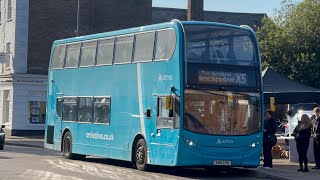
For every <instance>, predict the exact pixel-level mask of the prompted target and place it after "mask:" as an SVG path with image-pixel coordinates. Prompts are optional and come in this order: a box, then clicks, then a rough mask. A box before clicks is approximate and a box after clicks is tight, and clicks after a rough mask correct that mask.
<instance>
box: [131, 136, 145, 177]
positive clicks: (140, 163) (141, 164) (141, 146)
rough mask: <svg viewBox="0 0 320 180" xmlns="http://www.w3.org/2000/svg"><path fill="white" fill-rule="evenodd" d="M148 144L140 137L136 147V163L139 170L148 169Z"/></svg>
mask: <svg viewBox="0 0 320 180" xmlns="http://www.w3.org/2000/svg"><path fill="white" fill-rule="evenodd" d="M147 156H148V154H147V146H146V141H145V140H144V139H139V141H138V143H137V145H136V149H135V158H134V160H135V161H134V163H135V165H136V167H137V169H138V170H140V171H146V170H147V169H148V165H147V158H148V157H147Z"/></svg>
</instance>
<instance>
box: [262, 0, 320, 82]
mask: <svg viewBox="0 0 320 180" xmlns="http://www.w3.org/2000/svg"><path fill="white" fill-rule="evenodd" d="M319 12H320V0H304V1H303V2H301V3H297V4H294V3H293V2H292V0H284V1H282V7H281V9H280V10H277V11H276V12H275V15H274V17H272V18H271V19H270V18H267V17H265V18H264V19H263V24H264V25H263V26H261V27H260V28H259V29H258V31H257V35H258V39H259V45H260V51H261V58H262V62H263V63H262V65H263V67H272V68H273V69H274V70H276V71H277V72H279V73H281V74H283V75H286V76H288V77H289V78H291V79H293V80H297V81H300V82H301V83H303V84H308V85H310V86H313V87H318V88H320V13H319Z"/></svg>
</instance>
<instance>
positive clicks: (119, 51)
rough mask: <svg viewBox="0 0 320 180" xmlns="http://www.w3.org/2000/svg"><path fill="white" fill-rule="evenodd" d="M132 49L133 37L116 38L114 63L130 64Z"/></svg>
mask: <svg viewBox="0 0 320 180" xmlns="http://www.w3.org/2000/svg"><path fill="white" fill-rule="evenodd" d="M132 47H133V35H130V36H121V37H117V38H116V50H115V57H114V63H115V64H122V63H131V58H132Z"/></svg>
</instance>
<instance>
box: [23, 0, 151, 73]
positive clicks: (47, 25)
mask: <svg viewBox="0 0 320 180" xmlns="http://www.w3.org/2000/svg"><path fill="white" fill-rule="evenodd" d="M151 11H152V1H151V0H80V22H79V35H86V34H92V33H97V32H106V31H112V30H117V29H123V28H130V27H136V26H140V25H145V24H151V22H152V20H151V17H152V15H151V13H152V12H151ZM76 22H77V0H45V1H44V0H31V1H29V35H28V36H29V41H28V46H29V48H28V73H33V74H47V69H48V64H49V57H50V51H51V45H52V43H53V41H54V40H56V39H63V38H68V37H74V36H75V30H76V25H77V24H76Z"/></svg>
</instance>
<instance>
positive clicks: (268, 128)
mask: <svg viewBox="0 0 320 180" xmlns="http://www.w3.org/2000/svg"><path fill="white" fill-rule="evenodd" d="M271 113H272V112H271V110H270V109H267V110H265V111H264V130H263V162H264V163H263V167H264V168H272V153H271V150H272V146H274V144H273V143H274V142H271V141H270V140H269V137H270V136H271V137H275V133H276V131H277V124H276V120H275V119H274V118H273V117H272V116H271Z"/></svg>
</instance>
